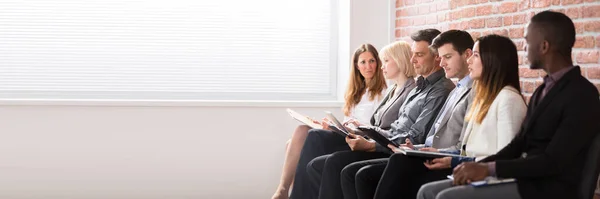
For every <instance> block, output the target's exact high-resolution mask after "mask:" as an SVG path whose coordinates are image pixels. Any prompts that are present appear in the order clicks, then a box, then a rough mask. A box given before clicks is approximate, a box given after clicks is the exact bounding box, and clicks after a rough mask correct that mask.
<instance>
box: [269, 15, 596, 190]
mask: <svg viewBox="0 0 600 199" xmlns="http://www.w3.org/2000/svg"><path fill="white" fill-rule="evenodd" d="M411 38H412V40H413V43H412V46H411V45H409V44H408V43H406V42H403V41H398V42H394V43H392V44H390V45H388V46H386V47H384V48H383V49H382V50H381V54H378V52H377V50H376V49H375V48H374V47H373V46H372V45H369V44H364V45H362V46H361V47H359V48H358V49H357V50H356V52H355V53H354V56H353V58H352V66H351V67H352V69H351V78H350V80H349V85H348V89H347V92H346V95H345V101H346V104H345V106H344V108H343V111H344V114H345V115H346V116H347V119H345V121H346V122H345V124H353V125H355V126H364V125H371V126H375V128H376V129H377V131H378V132H379V133H380V134H383V135H385V136H386V137H387V138H388V139H390V140H392V141H393V142H395V143H397V144H400V145H402V146H404V147H409V148H412V149H417V150H423V151H435V152H443V153H453V154H460V155H463V156H461V157H443V158H434V159H428V158H423V157H416V156H407V155H404V154H402V153H394V152H398V151H399V149H398V148H396V147H395V146H393V145H388V146H381V145H379V144H377V143H376V142H374V141H372V140H368V139H365V138H364V137H362V136H360V135H354V136H352V137H350V136H347V137H343V136H340V135H338V134H336V133H333V132H332V131H330V130H329V129H328V125H327V123H328V121H326V119H324V120H323V121H322V125H323V129H310V128H309V127H307V126H299V127H298V128H297V129H296V131H295V132H294V134H293V136H292V139H291V141H290V142H289V143H288V148H287V152H286V159H285V163H284V169H283V174H282V177H281V182H280V185H279V187H278V189H277V191H276V193H275V194H274V196H273V198H274V199H281V198H288V197H291V198H292V199H309V198H323V199H336V198H346V199H354V198H365V199H366V198H369V199H370V198H376V199H380V198H395V199H399V198H407V199H414V198H427V199H429V198H430V199H434V198H437V199H446V198H499V199H500V198H501V199H513V198H575V197H576V196H577V195H578V192H577V190H578V187H579V183H580V180H579V179H580V178H581V171H582V168H583V165H584V162H585V157H586V154H587V151H588V148H589V147H590V145H591V144H592V140H593V138H594V137H595V136H596V135H597V134H598V133H599V132H600V123H599V122H597V121H594V118H595V116H597V115H600V101H599V100H598V98H599V94H598V90H597V88H596V87H595V86H594V85H593V84H592V83H590V82H589V81H588V80H587V79H586V78H585V77H583V76H582V75H581V69H580V68H579V67H578V66H573V62H572V59H571V51H572V48H573V45H574V42H575V28H574V25H573V22H572V21H571V19H570V18H569V17H567V16H566V15H564V14H562V13H558V12H552V11H544V12H540V13H538V14H536V15H535V16H533V17H532V18H531V21H530V23H529V24H528V25H527V28H526V34H525V40H526V44H527V46H526V51H527V58H528V60H529V61H530V63H531V65H530V68H531V69H542V70H544V71H545V72H546V73H547V74H548V75H547V76H546V77H544V83H543V84H542V85H541V86H539V87H538V88H537V89H536V90H535V92H534V94H533V96H532V97H531V99H530V102H529V106H527V105H526V103H525V100H524V99H523V97H522V96H521V90H520V83H519V68H518V67H519V66H518V54H517V47H516V46H515V44H514V43H513V42H512V40H510V39H509V38H507V37H503V36H499V35H487V36H483V37H481V38H478V39H477V40H476V41H473V39H472V37H471V35H470V34H469V33H468V32H466V31H462V30H449V31H446V32H443V33H440V31H438V30H435V29H425V30H420V31H418V32H416V33H414V34H413V35H412V36H411ZM417 75H418V78H416V81H415V80H414V79H415V76H417ZM384 77H385V78H386V79H388V80H391V81H392V82H394V84H393V86H391V88H389V89H387V93H386V83H385V79H384ZM451 78H456V79H458V82H457V84H456V85H455V84H454V83H453V82H452V81H451V80H450V79H451ZM448 175H452V176H453V179H452V180H450V179H447V176H448ZM489 177H498V178H515V179H516V181H515V182H512V183H505V184H502V185H497V186H488V187H473V186H466V185H467V184H469V183H470V182H473V181H479V180H483V179H486V178H489ZM292 185H293V189H291V188H292ZM290 189H291V195H288V193H289V192H290Z"/></svg>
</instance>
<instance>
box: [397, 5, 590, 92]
mask: <svg viewBox="0 0 600 199" xmlns="http://www.w3.org/2000/svg"><path fill="white" fill-rule="evenodd" d="M548 9H550V10H555V11H559V12H563V13H565V14H567V16H569V17H571V19H573V22H574V23H575V28H576V31H577V41H576V42H575V48H574V50H573V61H574V62H575V64H576V65H579V66H581V67H582V69H583V70H582V73H583V75H584V76H586V77H587V78H588V79H590V81H591V82H593V83H594V84H595V85H596V87H598V89H599V90H600V62H599V61H600V0H505V1H502V0H396V32H395V34H396V39H397V40H406V41H409V40H410V37H409V36H410V34H411V33H413V32H415V31H417V30H420V29H424V28H437V29H439V30H440V31H445V30H449V29H461V30H467V31H468V32H469V33H471V35H473V37H474V38H477V37H479V36H483V35H487V34H492V33H494V34H500V35H504V36H508V37H510V38H512V39H513V41H514V42H515V44H516V45H517V48H518V50H519V64H520V66H519V67H520V68H519V72H520V76H521V89H522V91H523V95H524V96H525V97H526V99H527V100H528V101H529V97H530V96H531V94H532V93H533V91H534V89H535V88H537V86H539V85H540V84H541V83H542V77H543V76H545V75H546V74H545V73H544V72H543V71H541V70H529V68H528V64H529V63H528V61H527V58H526V55H525V52H524V51H523V46H524V44H525V40H524V38H523V33H524V28H525V24H526V23H527V22H528V21H529V19H530V18H531V17H532V16H533V15H534V14H535V13H538V12H540V11H544V10H548Z"/></svg>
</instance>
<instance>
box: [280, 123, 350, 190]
mask: <svg viewBox="0 0 600 199" xmlns="http://www.w3.org/2000/svg"><path fill="white" fill-rule="evenodd" d="M345 150H350V147H348V144H347V143H346V139H345V138H344V137H343V136H340V135H339V134H336V133H334V132H332V131H328V130H320V129H311V130H310V131H308V136H307V137H306V141H305V142H304V147H302V152H301V153H300V160H299V162H298V167H297V168H296V174H295V176H294V187H293V188H292V193H291V194H290V198H292V199H309V198H317V196H318V194H319V187H318V186H314V185H313V184H312V183H310V181H309V178H308V177H309V176H308V175H307V173H306V171H307V170H306V166H307V165H308V163H309V162H310V161H311V160H313V159H314V158H316V157H319V156H322V155H325V154H330V153H333V152H336V151H345Z"/></svg>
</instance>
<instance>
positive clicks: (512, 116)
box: [462, 86, 527, 161]
mask: <svg viewBox="0 0 600 199" xmlns="http://www.w3.org/2000/svg"><path fill="white" fill-rule="evenodd" d="M526 113H527V105H526V104H525V101H524V100H523V97H522V96H521V93H519V91H517V89H515V88H513V87H512V86H505V87H504V88H502V90H500V93H498V95H497V96H496V98H495V99H494V101H493V102H492V105H491V106H490V109H489V110H488V113H487V115H486V116H485V117H484V118H483V120H482V121H481V124H477V123H476V122H475V121H474V119H471V120H469V121H468V123H467V127H466V129H465V134H464V137H463V140H462V141H463V142H462V143H463V144H465V145H466V150H465V151H464V155H467V156H470V157H475V160H477V161H478V160H481V159H483V158H485V157H487V156H490V155H493V154H496V153H497V152H498V151H500V149H502V148H504V147H505V146H506V145H508V143H509V142H510V141H511V140H512V139H513V138H514V137H515V135H517V133H518V132H519V130H520V128H521V123H523V120H524V119H525V114H526Z"/></svg>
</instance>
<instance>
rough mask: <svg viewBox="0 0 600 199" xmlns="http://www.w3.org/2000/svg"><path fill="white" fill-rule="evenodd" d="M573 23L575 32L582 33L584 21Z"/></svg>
mask: <svg viewBox="0 0 600 199" xmlns="http://www.w3.org/2000/svg"><path fill="white" fill-rule="evenodd" d="M573 23H574V24H575V32H576V33H577V34H580V33H583V32H584V30H585V23H584V22H573Z"/></svg>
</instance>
